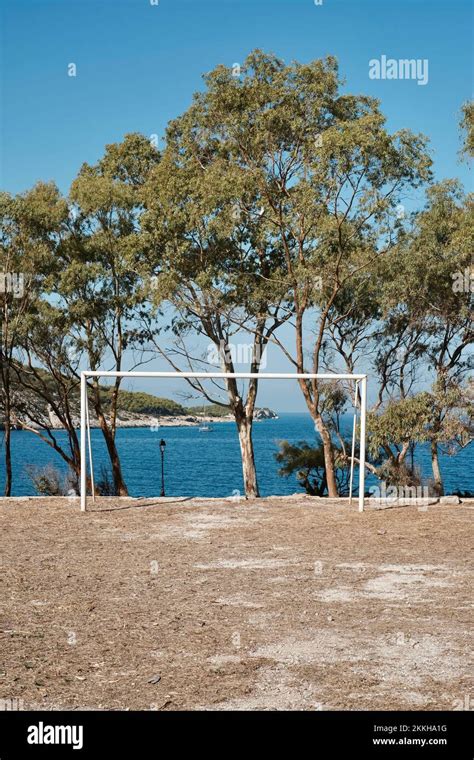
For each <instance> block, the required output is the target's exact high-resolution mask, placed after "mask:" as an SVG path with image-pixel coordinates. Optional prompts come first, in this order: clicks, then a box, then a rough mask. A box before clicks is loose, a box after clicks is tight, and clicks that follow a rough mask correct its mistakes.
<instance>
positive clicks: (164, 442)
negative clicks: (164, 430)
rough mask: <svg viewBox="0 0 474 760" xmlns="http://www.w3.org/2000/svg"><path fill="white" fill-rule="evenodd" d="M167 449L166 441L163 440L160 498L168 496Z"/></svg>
mask: <svg viewBox="0 0 474 760" xmlns="http://www.w3.org/2000/svg"><path fill="white" fill-rule="evenodd" d="M165 448H166V441H164V440H163V438H162V439H161V441H160V452H161V493H160V496H166V494H165Z"/></svg>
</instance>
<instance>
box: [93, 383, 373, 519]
mask: <svg viewBox="0 0 474 760" xmlns="http://www.w3.org/2000/svg"><path fill="white" fill-rule="evenodd" d="M88 377H156V378H158V379H159V378H183V379H186V378H199V379H201V380H216V379H220V380H225V379H226V378H227V379H230V378H235V379H238V380H249V379H252V378H255V379H257V380H353V381H355V384H356V392H355V394H354V397H355V405H354V409H355V411H354V425H353V430H352V452H351V470H350V484H349V496H350V499H351V501H352V483H353V476H354V459H355V432H356V414H357V406H358V397H359V386H360V454H359V512H363V511H364V489H365V423H366V413H367V375H347V374H342V375H339V374H316V375H314V374H297V373H294V374H291V373H285V372H277V373H270V372H258V373H255V372H227V373H224V372H140V371H139V370H138V371H133V372H107V371H103V372H102V371H100V370H99V371H97V372H92V371H84V372H81V511H82V512H85V511H86V508H87V461H86V459H87V457H86V448H87V447H88V449H89V466H90V473H91V483H92V491H94V466H93V460H92V446H91V436H90V418H89V403H88V397H87V378H88Z"/></svg>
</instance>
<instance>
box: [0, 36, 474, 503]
mask: <svg viewBox="0 0 474 760" xmlns="http://www.w3.org/2000/svg"><path fill="white" fill-rule="evenodd" d="M472 117H473V109H472V104H464V106H463V108H462V113H461V104H460V121H461V127H462V130H463V135H464V148H463V152H464V154H466V155H468V154H471V155H472V123H473V118H472ZM421 193H424V200H423V201H420V202H419V203H418V205H417V206H414V205H413V204H411V208H410V210H408V209H407V208H406V207H405V205H404V204H405V203H406V197H407V196H409V195H410V194H412V195H415V194H416V197H417V198H418V197H420V194H421ZM472 220H473V216H472V197H471V196H470V195H469V194H467V193H466V192H465V191H464V189H463V188H462V186H461V185H460V184H459V182H458V181H457V180H454V179H444V180H443V181H441V182H435V179H434V177H433V174H432V159H431V156H430V151H429V146H428V141H427V138H425V137H424V136H423V135H417V134H413V133H411V132H410V131H409V130H406V129H402V130H399V131H397V132H394V133H392V132H390V131H389V129H388V128H387V124H386V121H385V117H384V115H383V113H382V110H381V106H380V103H379V102H378V101H376V100H375V99H373V98H370V97H367V96H364V95H353V94H349V93H347V92H345V91H344V92H342V90H341V81H340V76H339V71H338V65H337V62H336V60H335V59H334V58H333V57H327V58H325V59H323V60H316V61H312V62H310V63H306V64H300V63H296V62H295V63H291V64H290V65H286V64H285V63H284V62H283V61H281V60H280V59H278V58H277V57H276V56H273V55H269V54H266V53H263V52H261V51H258V50H257V51H254V52H253V53H252V54H251V55H250V56H249V57H248V58H247V60H246V62H245V65H243V66H242V67H241V71H239V74H238V76H235V72H233V70H232V69H231V68H226V67H225V66H218V67H217V68H216V69H214V70H213V71H212V72H211V73H209V74H208V75H206V76H205V78H204V89H203V90H202V91H201V92H199V93H197V94H196V95H195V96H194V99H193V101H192V104H191V106H190V107H189V108H188V110H187V111H186V112H185V113H184V114H182V115H181V116H179V117H178V118H176V119H174V120H173V121H171V122H170V124H169V125H168V129H167V131H166V136H165V138H164V141H163V146H162V149H161V150H158V148H157V147H156V144H155V143H154V141H152V140H150V139H149V138H148V137H146V136H145V135H141V134H138V133H133V134H128V135H126V136H125V137H124V139H123V141H122V142H120V143H116V144H110V145H107V146H106V148H105V152H104V155H103V156H102V157H101V158H100V159H99V160H98V161H97V163H95V164H93V165H90V164H83V165H82V167H81V168H80V170H79V173H78V175H77V177H76V178H75V179H74V181H73V183H72V185H71V188H70V191H69V193H68V194H67V196H66V195H63V194H62V193H61V192H60V191H59V189H58V188H57V187H56V186H55V184H54V183H53V182H48V183H45V182H39V183H37V184H36V185H35V186H34V187H33V188H32V189H31V190H29V191H28V192H25V193H20V194H19V195H17V196H13V195H10V194H8V193H5V192H4V193H1V194H0V274H1V279H0V285H1V287H0V319H1V332H0V386H1V387H0V415H1V418H2V420H3V428H4V430H3V452H2V453H3V459H4V466H5V472H6V479H5V495H6V496H9V495H11V493H12V465H11V430H12V428H13V427H20V428H22V429H24V430H30V431H31V432H34V433H35V434H36V435H38V436H39V437H40V438H41V439H42V440H43V441H44V443H45V445H48V446H49V447H50V448H51V449H52V450H54V451H55V452H56V454H57V455H59V456H60V457H61V458H62V459H63V461H64V462H66V464H67V466H68V468H69V470H70V472H71V476H72V482H75V481H77V476H78V473H79V470H80V447H79V440H78V431H77V416H78V383H79V377H80V371H81V369H85V368H87V369H91V370H99V369H108V370H117V371H120V370H123V369H135V368H138V367H140V366H143V365H144V364H145V363H147V362H149V361H150V360H152V359H156V358H160V359H161V360H162V361H164V362H165V363H166V365H167V366H168V367H169V368H173V369H175V370H184V369H188V370H189V369H194V370H200V371H203V369H204V370H205V369H208V368H209V366H211V367H213V368H214V369H215V362H217V363H218V364H219V366H220V369H221V371H222V372H223V373H224V379H223V381H222V382H217V383H211V384H209V383H205V382H204V381H201V380H197V379H189V380H188V381H187V383H188V389H189V393H188V395H187V396H186V399H185V401H186V403H183V404H180V403H178V402H175V401H170V400H168V399H161V398H157V397H154V396H151V395H150V394H147V393H143V392H138V393H137V392H136V393H132V392H130V391H127V390H124V389H123V388H122V379H121V378H116V379H114V382H113V383H112V385H110V386H104V385H103V384H101V383H100V382H99V380H98V379H97V378H93V379H91V380H90V382H89V385H88V393H89V403H90V407H91V413H92V414H93V416H94V419H95V420H96V421H97V424H98V425H99V427H100V429H101V431H102V435H103V437H104V441H105V444H106V449H107V453H108V458H109V462H110V477H111V482H110V483H108V484H106V486H104V488H105V487H107V488H108V489H109V490H112V491H113V492H114V493H116V494H118V495H127V493H128V489H127V484H126V480H125V477H124V473H123V471H122V463H121V461H120V457H119V453H118V450H117V446H116V433H117V428H118V427H119V424H120V414H121V413H123V412H127V413H130V414H145V415H152V416H160V415H172V416H176V417H180V416H186V415H189V414H197V413H198V410H199V409H200V406H199V404H201V407H202V404H204V405H205V410H206V413H207V414H210V415H214V416H224V415H230V417H231V419H233V420H234V421H235V424H236V428H237V432H238V436H239V443H240V452H241V457H242V475H243V483H244V491H245V495H246V496H247V497H257V496H258V495H259V486H258V480H257V472H256V466H255V456H254V449H253V438H252V428H253V423H254V420H255V419H256V416H257V411H258V407H257V397H258V389H259V380H258V377H255V378H253V379H251V380H249V381H248V383H246V384H242V385H240V384H239V383H238V382H237V381H236V380H234V379H232V378H230V377H229V378H225V373H233V372H235V371H236V355H237V354H236V352H235V351H233V350H232V349H233V347H234V344H235V343H239V342H240V343H241V342H243V341H245V342H246V345H248V346H250V351H249V353H248V357H249V362H248V371H250V372H252V373H254V374H255V375H257V376H258V374H259V373H260V371H261V370H262V368H263V366H264V358H265V357H266V353H267V352H268V350H269V347H271V348H272V350H274V351H277V352H280V353H281V357H282V358H283V359H284V361H285V362H286V363H287V364H288V365H289V366H290V367H291V369H292V371H294V372H297V373H304V372H311V373H315V374H316V373H321V372H328V371H335V370H339V371H344V372H347V373H354V372H357V371H360V370H361V369H363V370H364V371H366V372H368V373H369V374H370V376H371V384H372V389H373V390H374V391H375V395H374V398H373V400H372V404H371V410H370V415H369V419H368V443H369V453H370V457H369V461H368V462H367V467H368V469H369V470H370V471H371V472H372V473H373V474H375V475H377V477H380V478H383V479H385V480H387V482H392V483H405V484H408V483H411V482H413V481H414V480H416V478H417V477H419V476H418V474H417V473H416V471H415V468H414V464H413V452H414V450H415V448H416V446H418V445H420V444H428V445H429V447H430V453H431V465H432V482H433V489H434V490H435V492H436V493H437V494H440V495H441V494H443V490H444V485H443V476H442V472H441V468H440V463H439V455H440V451H443V452H447V453H449V454H455V453H456V451H457V450H459V448H460V447H464V446H467V445H469V444H470V442H471V441H472V438H473V435H472V433H473V413H472V383H471V384H470V381H469V378H470V372H471V371H472V367H473V360H472V345H473V337H474V336H473V328H472V305H473V304H472V299H473V296H472V293H473V289H474V288H473V275H472V250H473V244H474V229H473V228H474V225H473V221H472ZM196 346H197V347H196ZM210 348H212V350H213V356H214V359H212V360H210V358H209V357H210V355H211V354H210V351H209V349H210ZM213 365H214V366H213ZM298 383H299V389H300V392H301V394H302V398H303V399H304V403H305V405H306V408H307V409H308V413H309V414H310V415H311V418H312V420H313V421H314V426H315V431H316V432H317V436H318V437H317V442H316V444H314V442H309V443H306V442H300V443H298V444H294V443H289V442H283V443H282V448H281V451H280V454H279V455H278V456H277V458H278V461H279V463H280V465H281V468H282V474H285V475H288V474H291V473H298V474H297V478H298V480H299V482H300V483H301V485H302V487H303V488H305V489H306V490H307V491H308V492H309V493H312V492H314V493H318V494H321V495H324V494H327V495H329V496H331V497H334V496H337V495H338V494H342V493H345V492H346V490H347V467H348V462H349V452H348V447H347V442H345V441H344V438H343V436H342V434H341V428H340V424H339V421H340V417H341V415H342V414H343V412H344V411H345V410H347V409H348V408H349V407H350V406H351V405H352V403H354V402H356V403H357V398H356V396H355V393H356V391H355V387H354V385H353V384H352V385H351V384H347V385H345V386H344V385H341V384H339V385H337V384H335V383H327V382H324V383H323V382H321V381H319V380H313V381H310V382H309V381H304V380H300V381H298ZM191 399H192V400H193V404H194V405H193V406H190V405H189V401H190V400H191ZM58 427H61V428H63V429H64V430H66V431H67V438H66V441H64V440H63V439H61V441H60V440H59V439H58V437H57V436H55V435H54V430H55V429H56V428H58ZM356 454H357V452H356ZM59 487H60V486H59V485H58V488H59Z"/></svg>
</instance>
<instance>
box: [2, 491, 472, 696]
mask: <svg viewBox="0 0 474 760" xmlns="http://www.w3.org/2000/svg"><path fill="white" fill-rule="evenodd" d="M473 509H474V503H473V502H472V501H471V502H470V503H469V502H464V503H463V504H461V505H459V506H433V507H429V508H428V510H427V511H423V510H419V509H418V508H416V507H405V508H394V509H384V510H377V511H375V510H369V511H366V512H365V513H364V514H359V513H358V512H357V511H356V509H355V508H350V507H349V506H348V505H347V504H343V503H335V502H329V501H327V500H325V501H324V502H323V503H321V501H319V500H312V499H301V498H300V499H292V498H288V499H280V500H261V501H258V502H247V503H245V502H241V503H236V502H231V501H227V502H226V501H199V500H192V501H187V502H181V503H178V502H170V501H169V500H155V501H154V502H150V501H148V502H146V501H145V502H133V501H131V500H129V501H127V500H123V499H122V500H117V499H100V500H99V503H97V504H96V505H95V507H94V510H95V511H93V512H89V513H87V514H85V515H84V514H81V513H80V511H79V506H78V503H77V501H75V500H72V501H71V500H67V499H32V500H30V501H25V500H17V499H11V500H8V503H7V500H0V530H1V534H0V535H1V539H0V540H1V547H0V548H1V574H0V698H3V699H14V698H18V699H21V700H23V704H24V707H25V708H26V709H58V708H63V709H68V708H71V709H74V708H89V709H105V708H107V709H127V708H130V709H144V710H149V709H157V710H162V709H164V710H173V709H178V710H179V709H219V710H220V709H224V710H227V709H252V710H254V709H304V710H314V709H323V710H337V709H349V710H365V709H377V710H382V709H400V710H401V709H408V710H419V709H430V710H435V709H453V708H456V707H458V709H459V707H460V706H461V705H463V706H465V705H466V702H468V700H469V699H471V700H472V696H471V697H469V694H471V695H472V689H471V687H470V684H469V682H468V674H469V661H468V651H469V638H468V637H469V627H470V611H471V604H470V602H471V593H470V592H471V590H472V578H471V577H470V572H469V570H470V568H469V557H470V551H471V547H472V530H471V529H470V525H471V522H470V521H471V519H472V516H473V514H472V510H473ZM155 676H160V677H161V678H160V680H158V678H154V677H155ZM150 679H151V680H155V681H157V682H156V683H153V682H150Z"/></svg>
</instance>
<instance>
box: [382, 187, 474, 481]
mask: <svg viewBox="0 0 474 760" xmlns="http://www.w3.org/2000/svg"><path fill="white" fill-rule="evenodd" d="M472 219H473V215H472V197H470V196H468V195H466V194H465V193H464V192H463V190H462V187H461V186H460V184H459V182H457V181H456V180H445V181H444V182H441V183H439V184H436V185H433V186H432V187H430V188H429V190H428V192H427V202H426V206H425V208H424V209H423V210H422V211H420V212H419V213H417V214H416V215H415V216H414V223H413V227H412V229H411V231H410V234H408V235H407V237H406V238H405V240H404V243H403V245H402V246H400V247H399V250H398V255H397V260H396V262H394V267H393V269H392V274H393V276H392V277H388V278H387V279H386V281H385V289H384V290H385V294H384V298H385V301H386V304H387V315H388V324H389V330H388V332H389V333H390V332H392V334H393V332H395V335H396V334H397V332H398V334H399V332H400V331H399V330H398V329H397V322H396V321H395V323H394V324H393V325H390V319H392V318H393V314H394V313H396V314H398V315H399V319H400V320H402V321H403V324H404V326H405V329H406V334H407V335H408V336H409V338H410V340H411V344H410V345H409V346H408V351H407V356H411V358H412V359H413V358H414V359H415V360H416V361H417V363H418V364H419V366H421V368H422V369H423V368H424V372H425V375H428V377H427V378H426V379H429V380H430V381H431V382H432V388H431V391H430V393H431V402H430V405H431V413H430V419H429V421H428V422H427V429H428V436H427V440H428V441H429V442H430V447H431V459H432V469H433V479H434V484H435V490H436V491H437V492H438V493H442V492H443V482H442V477H441V471H440V465H439V446H440V445H445V446H448V447H450V448H451V450H452V449H453V442H455V443H456V445H457V446H459V445H466V444H467V443H468V442H469V440H470V438H469V434H468V423H467V415H466V405H465V403H464V402H463V399H464V395H465V394H464V391H463V388H464V386H465V384H466V380H467V378H468V375H469V373H470V372H471V371H472V369H473V366H474V362H473V351H472V347H473V342H474V330H473V324H472V311H473V305H474V303H473V287H472V281H473V280H472V273H471V270H472V264H471V261H472V249H473V244H474V226H473V222H472ZM394 327H395V331H394ZM403 355H404V354H403V352H402V357H403ZM400 388H401V389H402V390H403V385H400ZM406 395H408V394H406Z"/></svg>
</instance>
